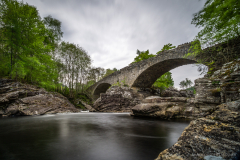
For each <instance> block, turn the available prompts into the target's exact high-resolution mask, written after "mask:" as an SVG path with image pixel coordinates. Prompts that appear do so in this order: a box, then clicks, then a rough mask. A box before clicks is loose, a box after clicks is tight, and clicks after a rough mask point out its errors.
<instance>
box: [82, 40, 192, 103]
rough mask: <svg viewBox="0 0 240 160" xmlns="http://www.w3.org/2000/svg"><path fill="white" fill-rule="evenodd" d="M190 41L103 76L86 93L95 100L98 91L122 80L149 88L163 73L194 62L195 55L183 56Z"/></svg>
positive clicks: (138, 86) (127, 83) (128, 83)
mask: <svg viewBox="0 0 240 160" xmlns="http://www.w3.org/2000/svg"><path fill="white" fill-rule="evenodd" d="M190 46H191V43H185V44H182V45H179V46H178V47H177V48H175V49H172V50H165V51H163V52H161V53H160V54H158V55H156V56H155V57H152V58H149V59H146V60H143V61H140V62H137V63H133V64H130V65H128V66H126V67H124V68H122V69H120V70H119V71H116V72H114V73H112V74H110V75H109V76H107V77H104V78H103V79H101V80H100V81H98V82H97V83H95V84H94V85H92V86H90V87H89V88H88V89H87V94H88V95H89V96H90V97H91V96H92V97H93V99H95V100H96V98H98V97H99V96H100V93H104V92H106V90H107V89H108V88H109V87H110V86H111V84H114V83H117V82H124V83H125V84H126V85H128V86H129V87H135V88H150V87H151V86H152V84H153V83H154V82H155V81H156V80H157V79H158V78H159V77H161V75H163V74H164V73H166V72H168V71H170V70H172V69H174V68H177V67H180V66H182V65H187V64H193V63H196V60H197V59H196V57H195V56H190V57H187V58H184V57H185V55H186V54H187V53H189V52H191V50H190Z"/></svg>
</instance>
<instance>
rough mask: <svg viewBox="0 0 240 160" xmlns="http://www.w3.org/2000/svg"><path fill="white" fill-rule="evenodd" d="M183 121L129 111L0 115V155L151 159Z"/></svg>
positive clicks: (5, 159)
mask: <svg viewBox="0 0 240 160" xmlns="http://www.w3.org/2000/svg"><path fill="white" fill-rule="evenodd" d="M188 124H189V121H163V120H155V119H145V118H135V117H131V116H130V115H129V114H128V113H119V114H118V113H75V114H74V113H71V114H56V115H43V116H27V117H11V118H0V159H1V160H11V159H14V160H15V159H16V160H113V159H114V160H153V159H155V158H156V157H157V156H158V154H159V153H160V152H161V151H163V150H164V149H166V148H168V147H170V146H172V145H173V144H174V143H175V142H177V139H178V138H179V137H180V135H181V133H182V131H183V130H184V128H185V127H186V126H187V125H188Z"/></svg>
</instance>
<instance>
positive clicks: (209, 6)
mask: <svg viewBox="0 0 240 160" xmlns="http://www.w3.org/2000/svg"><path fill="white" fill-rule="evenodd" d="M192 24H194V25H195V26H196V27H199V28H202V30H201V31H200V32H199V33H198V35H197V39H199V40H200V41H201V43H202V44H206V43H210V44H211V45H212V44H216V43H220V42H225V41H227V40H229V39H231V38H233V37H236V36H240V2H239V0H207V1H206V3H205V5H204V7H203V9H201V10H200V11H199V12H198V13H195V14H194V17H193V19H192Z"/></svg>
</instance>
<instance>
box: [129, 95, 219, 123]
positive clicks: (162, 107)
mask: <svg viewBox="0 0 240 160" xmlns="http://www.w3.org/2000/svg"><path fill="white" fill-rule="evenodd" d="M214 110H216V104H202V103H198V102H197V101H195V99H194V98H187V97H158V96H151V97H147V98H146V99H144V100H142V102H141V103H140V104H137V105H136V106H134V107H133V108H132V115H133V116H143V117H156V118H161V119H171V118H191V119H196V118H199V117H206V116H207V115H210V114H211V113H212V112H213V111H214Z"/></svg>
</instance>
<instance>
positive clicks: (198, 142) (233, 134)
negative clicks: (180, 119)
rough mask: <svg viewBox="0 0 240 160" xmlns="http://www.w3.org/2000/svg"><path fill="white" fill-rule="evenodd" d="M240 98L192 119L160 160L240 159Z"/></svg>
mask: <svg viewBox="0 0 240 160" xmlns="http://www.w3.org/2000/svg"><path fill="white" fill-rule="evenodd" d="M239 133H240V100H238V101H234V102H229V103H224V104H221V105H219V106H217V110H215V111H214V112H213V113H212V114H211V115H208V116H207V117H205V118H199V119H196V120H194V121H191V122H190V124H189V126H188V127H186V128H185V130H184V131H183V133H182V135H181V137H180V138H179V139H178V141H177V142H176V143H175V144H174V145H173V146H172V147H170V148H168V149H166V150H164V151H163V152H161V153H160V154H159V156H158V157H157V159H156V160H172V159H176V160H180V159H181V160H183V159H191V160H199V159H202V160H203V159H206V160H210V159H219V160H224V159H234V160H237V159H240V134H239Z"/></svg>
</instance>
